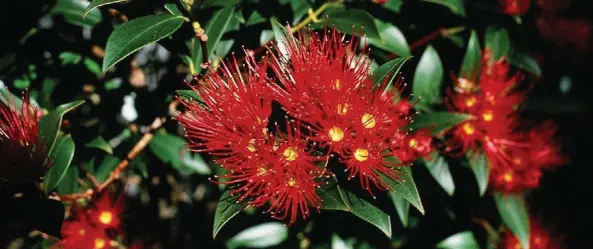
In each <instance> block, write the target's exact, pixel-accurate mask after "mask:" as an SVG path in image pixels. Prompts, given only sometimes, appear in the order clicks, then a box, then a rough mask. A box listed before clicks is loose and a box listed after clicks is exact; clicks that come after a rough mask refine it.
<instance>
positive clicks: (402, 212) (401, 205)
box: [389, 191, 410, 227]
mask: <svg viewBox="0 0 593 249" xmlns="http://www.w3.org/2000/svg"><path fill="white" fill-rule="evenodd" d="M389 197H390V198H391V201H392V202H393V206H395V211H397V216H399V220H400V221H401V222H402V225H403V226H404V227H408V220H409V219H408V218H409V217H410V202H409V201H407V200H406V199H404V198H403V197H402V196H401V195H398V194H396V193H394V192H391V191H389Z"/></svg>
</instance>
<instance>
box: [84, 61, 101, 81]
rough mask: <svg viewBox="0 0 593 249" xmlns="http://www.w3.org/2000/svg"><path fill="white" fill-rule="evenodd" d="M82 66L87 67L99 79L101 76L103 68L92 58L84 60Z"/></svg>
mask: <svg viewBox="0 0 593 249" xmlns="http://www.w3.org/2000/svg"><path fill="white" fill-rule="evenodd" d="M82 64H84V65H85V66H86V69H88V70H89V71H91V72H92V73H94V74H95V75H97V77H98V76H99V75H101V66H99V63H97V62H96V61H94V60H92V59H91V58H84V60H83V61H82Z"/></svg>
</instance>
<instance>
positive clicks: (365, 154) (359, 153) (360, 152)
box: [354, 149, 369, 162]
mask: <svg viewBox="0 0 593 249" xmlns="http://www.w3.org/2000/svg"><path fill="white" fill-rule="evenodd" d="M354 158H355V159H356V160H358V161H360V162H363V161H366V160H367V159H369V150H367V149H356V151H355V152H354Z"/></svg>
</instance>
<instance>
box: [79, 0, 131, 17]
mask: <svg viewBox="0 0 593 249" xmlns="http://www.w3.org/2000/svg"><path fill="white" fill-rule="evenodd" d="M126 1H128V0H93V1H92V2H91V4H89V5H88V6H87V7H86V9H85V10H84V13H83V14H82V18H83V19H85V18H86V16H87V15H88V14H89V12H91V11H93V10H94V9H95V8H98V7H101V6H105V5H108V4H114V3H121V2H126Z"/></svg>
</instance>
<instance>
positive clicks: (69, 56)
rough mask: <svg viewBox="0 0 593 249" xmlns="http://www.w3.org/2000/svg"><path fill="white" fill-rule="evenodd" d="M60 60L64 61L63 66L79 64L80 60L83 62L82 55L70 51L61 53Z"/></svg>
mask: <svg viewBox="0 0 593 249" xmlns="http://www.w3.org/2000/svg"><path fill="white" fill-rule="evenodd" d="M58 58H60V60H61V61H62V65H68V64H78V63H79V62H80V60H82V56H81V55H80V54H77V53H73V52H68V51H66V52H62V53H60V55H59V56H58Z"/></svg>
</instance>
